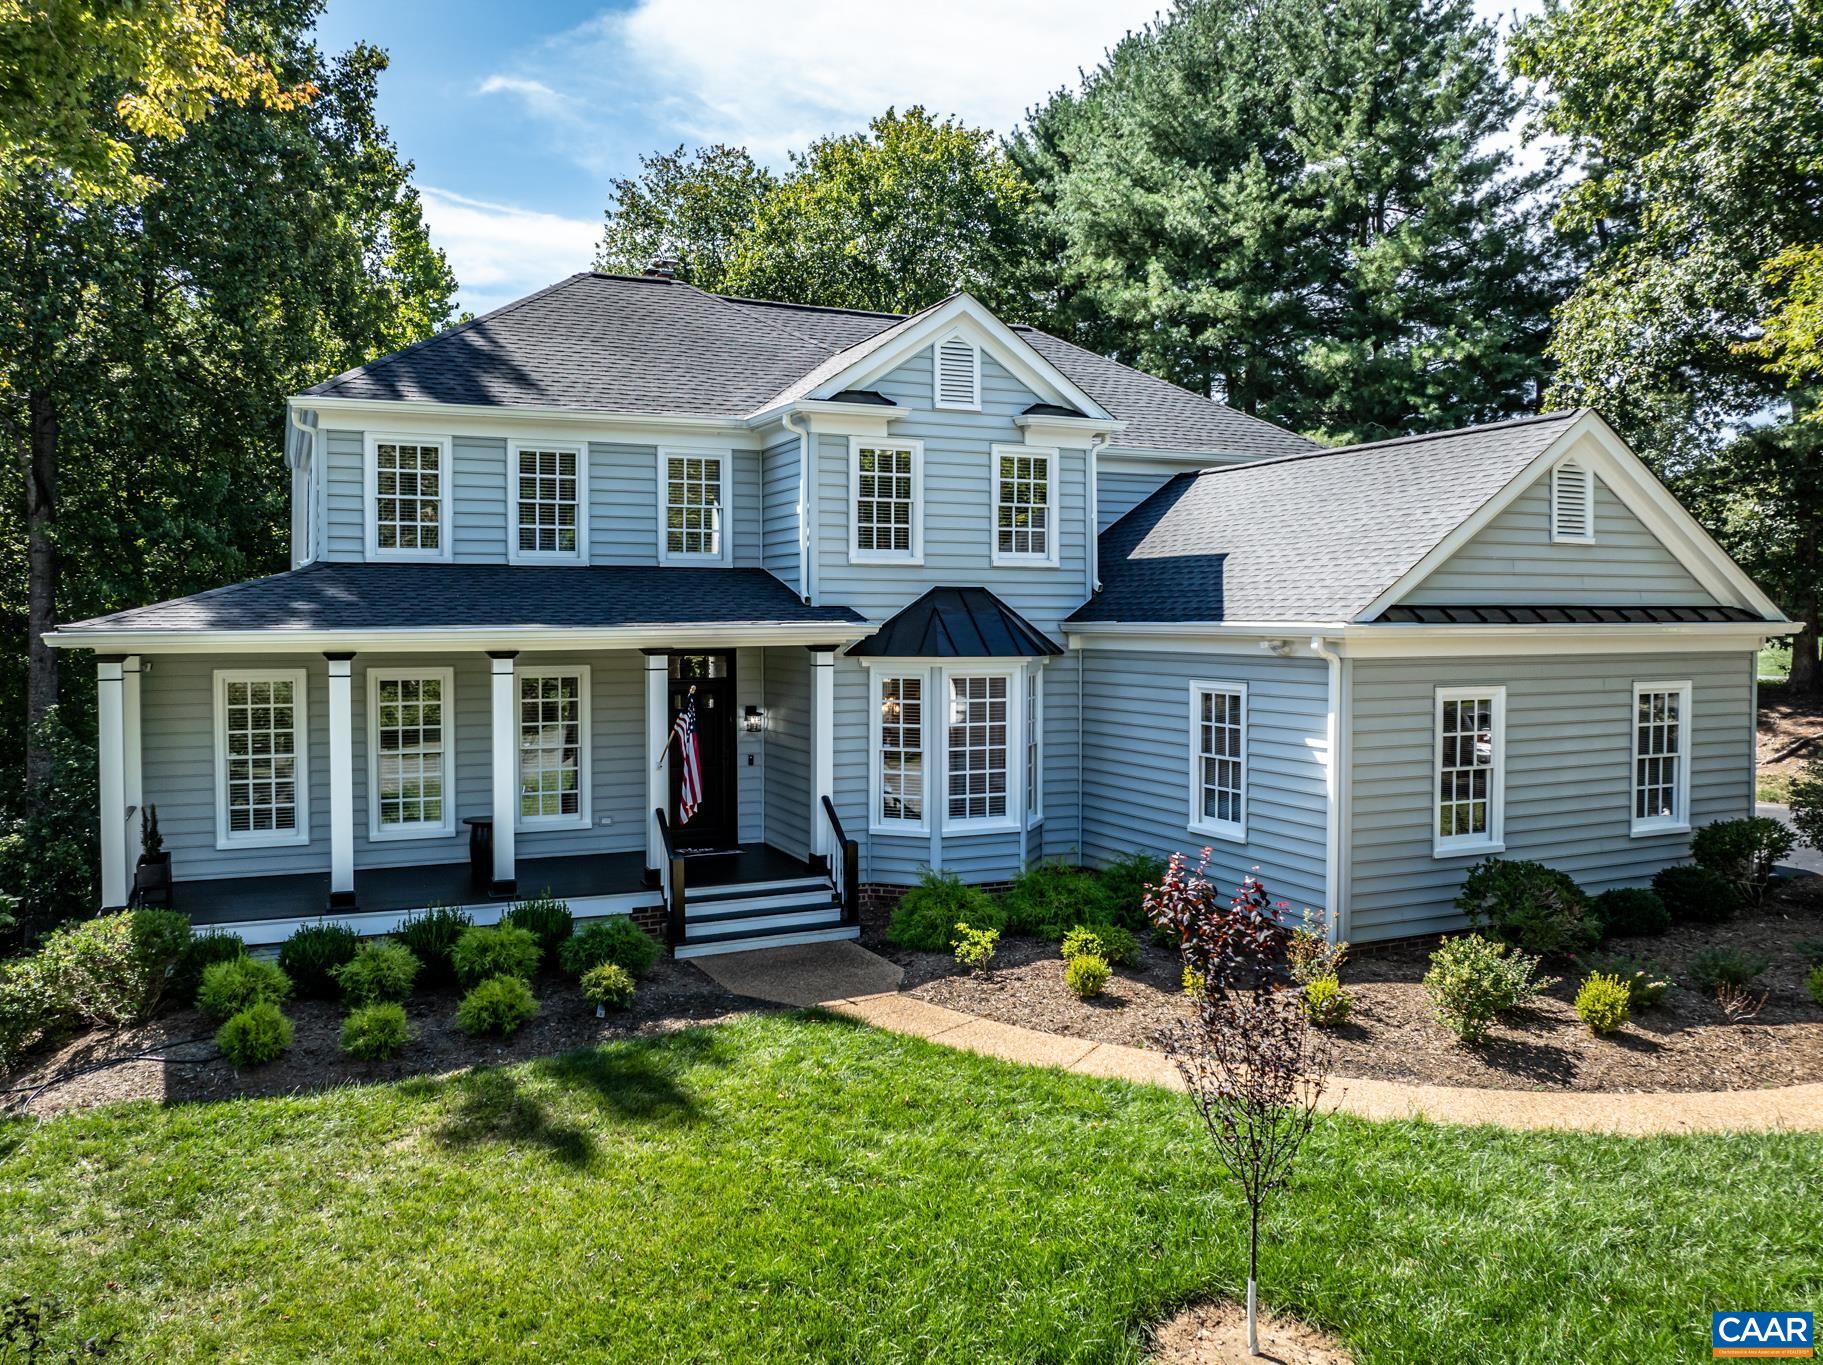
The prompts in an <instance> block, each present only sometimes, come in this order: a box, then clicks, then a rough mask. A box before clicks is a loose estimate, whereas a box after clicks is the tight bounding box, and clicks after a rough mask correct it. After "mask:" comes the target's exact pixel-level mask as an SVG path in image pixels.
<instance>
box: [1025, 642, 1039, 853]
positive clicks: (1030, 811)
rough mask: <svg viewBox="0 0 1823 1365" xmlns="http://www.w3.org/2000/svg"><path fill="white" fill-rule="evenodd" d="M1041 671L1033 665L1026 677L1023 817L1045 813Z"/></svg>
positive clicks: (1036, 817)
mask: <svg viewBox="0 0 1823 1365" xmlns="http://www.w3.org/2000/svg"><path fill="white" fill-rule="evenodd" d="M1043 684H1044V674H1043V673H1042V672H1040V671H1039V670H1037V669H1036V668H1034V669H1033V670H1032V671H1031V672H1030V673H1029V674H1027V675H1026V680H1025V725H1024V727H1023V729H1024V731H1025V819H1026V823H1027V824H1032V823H1033V822H1035V821H1037V820H1040V819H1042V818H1043V816H1044V690H1043Z"/></svg>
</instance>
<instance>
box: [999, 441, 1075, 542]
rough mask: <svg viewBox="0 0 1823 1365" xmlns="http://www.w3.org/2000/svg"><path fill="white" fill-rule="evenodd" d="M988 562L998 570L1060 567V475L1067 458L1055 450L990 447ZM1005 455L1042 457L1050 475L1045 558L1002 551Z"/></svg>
mask: <svg viewBox="0 0 1823 1365" xmlns="http://www.w3.org/2000/svg"><path fill="white" fill-rule="evenodd" d="M988 451H989V459H990V461H991V463H990V465H989V467H988V511H987V516H988V528H987V529H988V539H987V547H988V562H989V563H991V564H993V565H994V566H995V567H996V568H998V567H1000V566H1001V565H1007V566H1017V565H1021V564H1024V565H1035V566H1040V567H1044V568H1051V569H1054V568H1056V567H1057V563H1058V553H1057V551H1058V545H1057V540H1058V525H1057V509H1058V494H1057V480H1058V474H1059V473H1060V471H1061V468H1062V465H1063V454H1062V452H1061V451H1060V450H1058V449H1057V448H1056V447H1055V446H1036V445H991V446H989V447H988ZM1003 455H1013V456H1019V455H1042V456H1044V457H1045V460H1046V462H1047V465H1048V469H1049V472H1048V474H1047V475H1046V477H1045V535H1044V544H1045V552H1044V553H1043V554H1041V555H1035V554H1017V553H1014V552H1013V551H1010V550H1002V549H1001V548H1000V458H1001V456H1003Z"/></svg>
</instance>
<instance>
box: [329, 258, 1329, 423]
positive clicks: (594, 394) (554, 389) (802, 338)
mask: <svg viewBox="0 0 1823 1365" xmlns="http://www.w3.org/2000/svg"><path fill="white" fill-rule="evenodd" d="M908 322H909V319H907V318H904V317H901V316H899V315H898V314H894V313H864V312H857V311H854V310H850V309H842V308H813V307H808V306H805V305H800V304H785V303H772V302H768V301H765V300H760V299H740V298H728V297H724V296H722V295H718V294H707V293H704V292H703V291H702V290H700V289H696V288H693V287H692V286H690V285H687V284H684V283H682V282H680V281H674V280H658V279H648V278H645V277H641V276H626V275H604V274H595V273H583V274H578V275H572V276H570V277H569V278H568V279H566V280H561V281H559V282H558V283H556V284H554V285H552V286H550V288H548V289H543V290H540V291H539V292H538V293H536V294H532V295H530V296H529V297H527V298H524V299H521V300H519V301H518V302H517V303H510V304H508V305H506V306H505V307H504V308H499V309H496V310H495V311H494V312H492V313H488V314H485V315H483V316H481V317H478V318H475V319H474V320H473V321H471V322H467V323H464V324H463V325H461V326H459V327H452V328H450V329H449V330H448V331H446V332H440V333H438V334H437V335H436V336H434V337H431V338H429V339H427V340H425V341H421V342H419V343H418V344H417V345H415V346H409V347H407V348H406V349H405V350H403V351H399V352H397V353H396V354H394V355H390V356H386V357H384V358H382V359H380V360H375V361H372V362H370V363H369V364H366V365H362V366H360V367H359V368H357V369H353V370H349V371H348V372H347V373H345V374H339V375H337V376H336V377H335V378H333V379H329V380H326V381H324V382H323V383H321V384H318V385H317V386H316V387H314V388H312V389H308V390H306V391H305V394H306V396H323V397H334V398H359V399H395V400H404V401H412V402H436V403H457V404H465V405H475V406H502V407H553V408H578V409H587V410H590V411H595V412H607V413H626V414H629V415H632V414H642V415H650V416H697V415H702V416H712V417H745V416H747V415H749V414H750V413H753V412H757V411H758V410H760V409H761V408H763V407H768V406H771V405H772V404H774V403H777V402H779V401H781V400H782V399H784V398H788V397H795V396H801V395H802V394H804V393H807V392H809V391H810V389H812V388H814V387H815V386H816V383H817V382H820V381H821V380H822V379H825V378H828V377H830V376H832V375H834V374H837V373H839V372H840V371H841V370H842V369H844V368H845V367H846V365H847V363H848V362H847V361H846V360H844V359H843V356H842V352H844V351H847V350H849V349H851V348H854V347H857V346H862V345H863V344H864V343H868V342H872V341H874V340H876V339H879V338H881V335H882V334H883V333H885V332H888V331H892V330H895V329H898V328H901V327H903V326H905V325H906V324H907V323H908ZM1014 330H1015V331H1016V332H1018V333H1019V334H1020V335H1021V336H1022V337H1024V339H1025V340H1026V341H1028V342H1030V343H1031V345H1032V347H1033V349H1034V350H1036V351H1037V352H1038V353H1039V354H1040V355H1041V356H1043V357H1044V358H1045V359H1046V360H1047V361H1049V362H1050V363H1051V364H1052V365H1054V366H1056V368H1057V369H1058V370H1059V371H1061V372H1062V373H1063V374H1064V375H1065V376H1066V377H1067V378H1068V379H1069V380H1070V381H1071V382H1072V383H1074V384H1075V385H1076V386H1077V387H1078V388H1080V389H1081V390H1082V391H1083V392H1085V393H1087V394H1088V395H1089V396H1090V397H1091V398H1093V399H1094V400H1095V401H1096V402H1097V403H1100V404H1101V405H1102V406H1103V407H1104V408H1106V409H1107V410H1108V411H1109V412H1110V413H1112V414H1113V415H1114V416H1115V417H1117V418H1118V419H1120V420H1121V421H1123V422H1125V423H1127V428H1126V430H1125V431H1123V432H1121V433H1120V435H1119V436H1118V437H1117V438H1116V441H1115V444H1117V445H1119V446H1121V447H1123V448H1129V449H1135V450H1183V451H1210V452H1216V451H1220V452H1228V453H1235V454H1245V455H1287V454H1292V453H1295V452H1297V451H1302V450H1308V449H1310V448H1311V446H1312V442H1310V441H1308V440H1306V439H1305V438H1304V437H1302V436H1299V435H1296V434H1295V433H1293V432H1289V431H1285V430H1283V429H1282V428H1280V427H1275V426H1273V425H1272V424H1271V423H1269V422H1262V421H1259V420H1258V419H1256V418H1252V417H1248V416H1245V415H1244V414H1242V413H1239V412H1236V411H1235V410H1234V409H1232V408H1227V407H1223V406H1222V405H1221V404H1220V403H1214V402H1211V401H1210V400H1209V399H1207V398H1204V397H1201V396H1199V395H1197V394H1194V393H1190V392H1189V391H1187V390H1185V389H1180V388H1178V387H1177V386H1176V385H1175V384H1168V383H1166V382H1165V381H1164V380H1162V379H1157V378H1154V377H1153V376H1151V375H1148V374H1142V373H1141V372H1140V371H1138V370H1133V369H1129V368H1128V367H1127V366H1125V365H1122V364H1119V363H1118V362H1116V361H1113V360H1109V359H1108V358H1107V357H1106V356H1101V355H1097V354H1096V353H1094V352H1093V351H1087V350H1084V349H1083V348H1082V347H1080V346H1075V345H1072V344H1071V343H1070V342H1067V341H1064V340H1063V339H1061V338H1060V337H1054V336H1051V335H1050V334H1049V333H1046V332H1041V331H1038V330H1037V329H1035V328H1030V327H1017V328H1015V329H1014Z"/></svg>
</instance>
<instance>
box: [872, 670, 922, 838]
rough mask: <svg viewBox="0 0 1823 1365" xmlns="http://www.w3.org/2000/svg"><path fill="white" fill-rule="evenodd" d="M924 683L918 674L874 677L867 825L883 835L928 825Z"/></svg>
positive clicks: (890, 674) (919, 828)
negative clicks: (871, 803) (872, 779)
mask: <svg viewBox="0 0 1823 1365" xmlns="http://www.w3.org/2000/svg"><path fill="white" fill-rule="evenodd" d="M925 685H926V675H925V674H924V673H922V672H918V673H894V672H885V671H876V672H875V673H874V675H873V694H874V735H873V741H874V742H873V752H874V762H875V763H876V765H877V768H876V772H877V777H876V780H875V782H874V809H873V819H872V822H871V823H872V825H873V827H874V828H875V829H877V830H880V831H882V832H885V833H891V832H894V831H904V832H913V831H922V830H923V829H924V828H925V827H926V826H925V818H924V809H925V805H924V803H925V773H926V771H927V765H926V763H925V743H924V741H925V714H924V690H925Z"/></svg>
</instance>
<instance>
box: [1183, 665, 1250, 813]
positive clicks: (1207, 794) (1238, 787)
mask: <svg viewBox="0 0 1823 1365" xmlns="http://www.w3.org/2000/svg"><path fill="white" fill-rule="evenodd" d="M1189 823H1190V829H1191V830H1192V831H1193V832H1194V833H1197V834H1207V835H1210V836H1212V837H1214V838H1217V839H1228V840H1233V841H1235V842H1237V843H1245V842H1246V840H1247V684H1246V683H1231V682H1192V683H1191V684H1190V822H1189Z"/></svg>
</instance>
